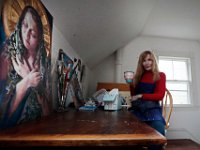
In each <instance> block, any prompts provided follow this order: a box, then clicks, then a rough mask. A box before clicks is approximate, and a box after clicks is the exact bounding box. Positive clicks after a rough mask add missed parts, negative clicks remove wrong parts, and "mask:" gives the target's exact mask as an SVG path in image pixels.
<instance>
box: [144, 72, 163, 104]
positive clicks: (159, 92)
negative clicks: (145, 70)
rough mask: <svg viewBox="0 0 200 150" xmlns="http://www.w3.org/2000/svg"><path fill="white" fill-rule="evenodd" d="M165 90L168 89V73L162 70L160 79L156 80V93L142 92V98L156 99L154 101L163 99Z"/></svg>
mask: <svg viewBox="0 0 200 150" xmlns="http://www.w3.org/2000/svg"><path fill="white" fill-rule="evenodd" d="M165 90H166V75H165V74H164V73H163V72H161V73H160V80H158V81H157V82H156V87H155V90H154V93H152V94H142V99H145V100H154V101H159V100H162V99H163V97H164V95H165Z"/></svg>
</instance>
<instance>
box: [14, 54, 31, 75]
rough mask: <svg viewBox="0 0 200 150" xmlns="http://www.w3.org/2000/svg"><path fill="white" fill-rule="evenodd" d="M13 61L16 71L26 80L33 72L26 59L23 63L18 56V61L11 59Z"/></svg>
mask: <svg viewBox="0 0 200 150" xmlns="http://www.w3.org/2000/svg"><path fill="white" fill-rule="evenodd" d="M11 60H12V64H13V67H14V69H15V71H16V72H17V74H19V75H20V76H21V77H22V78H25V77H26V76H27V75H28V74H29V73H30V71H31V70H30V68H29V66H28V64H27V62H26V60H25V59H24V58H22V62H21V61H20V60H19V58H18V56H16V59H15V58H14V57H11Z"/></svg>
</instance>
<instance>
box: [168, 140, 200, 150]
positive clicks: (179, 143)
mask: <svg viewBox="0 0 200 150" xmlns="http://www.w3.org/2000/svg"><path fill="white" fill-rule="evenodd" d="M167 143H168V144H167V146H166V150H200V144H197V143H195V142H193V141H192V140H188V139H185V140H184V139H183V140H168V141H167Z"/></svg>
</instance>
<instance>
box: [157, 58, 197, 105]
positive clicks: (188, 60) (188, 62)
mask: <svg viewBox="0 0 200 150" xmlns="http://www.w3.org/2000/svg"><path fill="white" fill-rule="evenodd" d="M160 60H171V61H181V60H182V61H185V62H186V72H187V76H188V79H187V80H177V79H174V80H169V79H168V80H167V79H166V83H186V85H187V87H188V89H187V103H184V104H173V105H174V106H176V107H191V106H193V105H194V104H193V100H192V94H191V93H192V74H191V71H192V68H191V58H189V57H181V56H177V57H174V56H164V55H159V56H158V66H159V61H160ZM173 71H175V70H174V68H173ZM168 90H169V89H168ZM169 91H172V90H169ZM172 96H173V95H172Z"/></svg>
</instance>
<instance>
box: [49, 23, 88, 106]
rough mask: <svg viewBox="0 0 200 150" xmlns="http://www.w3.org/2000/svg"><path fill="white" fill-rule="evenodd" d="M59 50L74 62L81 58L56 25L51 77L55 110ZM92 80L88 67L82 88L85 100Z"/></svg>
mask: <svg viewBox="0 0 200 150" xmlns="http://www.w3.org/2000/svg"><path fill="white" fill-rule="evenodd" d="M59 49H63V51H64V52H65V53H66V54H67V55H68V56H69V57H70V58H71V59H72V60H73V59H74V58H77V59H78V58H80V59H81V57H80V56H78V54H77V53H76V52H75V51H74V50H73V48H72V47H71V46H70V44H69V43H68V41H67V40H66V39H65V38H64V37H63V35H62V34H61V33H60V31H59V30H58V29H57V27H56V26H55V24H54V25H53V33H52V53H51V65H52V66H51V67H52V70H51V77H52V93H53V106H54V108H55V105H56V101H57V100H58V97H57V74H56V60H57V58H58V51H59ZM81 62H82V64H84V62H83V60H81ZM89 78H90V70H89V68H88V67H87V66H86V68H85V72H84V76H83V80H82V84H81V88H82V91H83V96H84V98H85V97H86V95H87V93H88V84H89Z"/></svg>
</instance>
